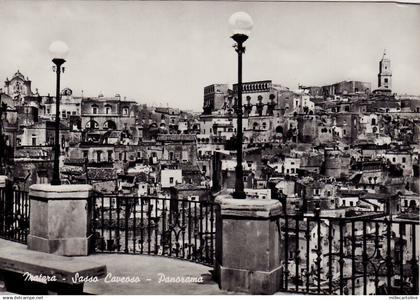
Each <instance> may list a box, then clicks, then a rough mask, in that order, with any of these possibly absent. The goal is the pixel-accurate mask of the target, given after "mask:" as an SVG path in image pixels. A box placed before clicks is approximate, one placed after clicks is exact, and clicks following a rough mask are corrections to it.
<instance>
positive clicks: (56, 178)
mask: <svg viewBox="0 0 420 300" xmlns="http://www.w3.org/2000/svg"><path fill="white" fill-rule="evenodd" d="M68 51H69V47H68V46H67V45H66V44H65V43H64V42H62V41H55V42H53V43H52V44H51V45H50V53H51V56H52V62H53V63H54V64H55V68H54V70H55V72H56V73H57V85H56V89H57V90H56V98H55V99H56V100H55V103H56V104H55V138H54V171H53V179H52V181H51V184H52V185H60V184H61V181H60V74H61V71H62V70H61V66H62V65H63V64H64V63H65V62H66V60H65V58H66V57H67V53H68ZM63 71H64V68H63Z"/></svg>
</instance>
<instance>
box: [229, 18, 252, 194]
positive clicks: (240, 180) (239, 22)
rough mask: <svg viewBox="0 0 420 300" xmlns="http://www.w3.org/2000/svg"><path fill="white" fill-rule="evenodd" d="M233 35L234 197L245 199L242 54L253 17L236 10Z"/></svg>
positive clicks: (232, 26)
mask: <svg viewBox="0 0 420 300" xmlns="http://www.w3.org/2000/svg"><path fill="white" fill-rule="evenodd" d="M229 23H230V25H231V28H232V32H233V35H232V36H231V38H232V39H233V40H234V41H235V42H236V45H235V50H236V52H237V53H238V84H237V89H238V91H237V92H238V101H237V103H236V117H237V130H236V170H235V176H236V178H235V179H236V180H235V191H234V192H233V198H235V199H245V198H246V194H245V191H244V176H243V174H244V171H243V167H242V140H243V132H242V54H243V53H245V47H244V42H245V41H246V40H247V39H248V37H249V34H250V33H251V30H252V27H253V25H254V23H253V21H252V18H251V17H250V16H249V15H248V14H247V13H245V12H236V13H234V14H233V15H232V16H231V17H230V18H229Z"/></svg>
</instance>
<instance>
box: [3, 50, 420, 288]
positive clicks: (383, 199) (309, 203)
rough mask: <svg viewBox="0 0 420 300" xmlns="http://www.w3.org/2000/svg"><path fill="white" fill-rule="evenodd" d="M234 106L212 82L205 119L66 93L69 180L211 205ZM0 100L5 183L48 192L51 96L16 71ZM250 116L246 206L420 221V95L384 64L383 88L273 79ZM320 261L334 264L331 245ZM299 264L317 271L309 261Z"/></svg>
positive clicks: (227, 90) (247, 111)
mask: <svg viewBox="0 0 420 300" xmlns="http://www.w3.org/2000/svg"><path fill="white" fill-rule="evenodd" d="M236 100H237V85H233V86H232V85H229V84H212V85H209V86H207V87H205V88H204V105H203V111H202V113H194V112H191V111H182V110H180V109H177V108H169V107H151V106H147V105H145V104H139V103H138V102H136V101H131V100H127V99H125V98H122V97H121V96H120V95H119V94H116V95H115V96H113V97H106V96H103V95H101V94H100V95H98V96H97V97H87V96H75V95H74V94H73V91H72V90H71V89H69V88H65V89H63V90H62V92H61V102H60V103H61V106H60V125H61V126H60V145H61V157H60V172H61V179H62V181H63V182H64V183H90V184H92V185H93V186H94V187H95V189H96V190H97V191H100V192H103V193H121V194H128V195H137V196H144V195H149V196H150V195H154V196H159V197H164V198H165V197H166V198H185V199H188V200H192V201H205V200H209V199H211V198H212V195H213V194H214V193H216V192H217V191H219V190H221V189H233V187H234V184H235V165H236V151H235V147H236V140H235V137H236V130H237V119H236V114H235V111H236V110H237V106H236V102H237V101H236ZM1 102H2V103H4V104H5V105H6V106H7V108H6V109H5V111H4V112H3V114H2V133H3V141H2V143H3V144H2V145H3V146H4V147H2V149H3V150H2V162H3V164H4V165H5V172H6V174H7V175H8V176H9V177H11V178H12V179H13V182H15V184H16V185H17V186H18V187H19V188H20V189H28V187H29V185H31V184H33V183H47V182H49V181H50V179H51V178H52V155H53V154H52V153H53V151H52V145H54V130H55V128H54V120H55V102H56V99H55V97H53V96H50V95H48V96H41V95H39V93H38V91H37V90H35V92H33V91H32V87H31V81H30V80H29V79H28V78H25V77H24V76H23V74H21V73H20V72H19V71H17V72H16V73H15V74H14V75H13V77H12V78H11V79H7V80H6V82H5V87H4V88H3V89H2V91H1ZM242 110H243V115H244V118H243V129H244V139H243V149H244V160H243V161H244V163H243V167H244V178H243V180H244V184H245V188H246V192H247V193H248V196H249V197H253V198H261V199H270V198H271V199H278V200H279V201H281V202H282V204H283V207H284V208H285V212H286V213H288V214H296V213H297V214H302V215H305V214H306V215H313V214H314V211H316V209H318V210H320V215H321V216H327V217H343V218H350V217H354V216H363V215H372V214H377V215H381V216H393V217H394V218H398V219H402V220H410V219H418V214H419V202H420V199H419V194H420V190H419V189H420V180H419V157H420V156H419V154H420V143H419V141H420V97H417V96H410V95H397V94H394V93H393V92H392V73H391V65H390V60H389V58H388V57H387V56H386V55H385V54H384V56H383V58H382V59H381V61H380V64H379V74H378V88H377V89H374V90H372V89H371V84H370V83H366V82H360V81H343V82H338V83H335V84H331V85H327V86H320V87H314V86H302V85H300V86H299V89H298V90H296V91H292V90H290V89H289V88H287V87H284V86H282V85H280V84H275V83H273V82H272V81H270V80H264V81H256V82H246V83H244V84H243V107H242ZM322 224H323V225H322V226H324V227H325V226H327V227H325V228H324V227H323V228H322V231H324V230H328V222H327V221H326V222H324V223H322ZM320 226H321V225H320ZM382 229H383V228H381V230H382ZM305 230H306V227H305V228H302V232H300V234H299V235H301V236H299V238H297V237H296V236H295V237H294V242H293V236H292V235H291V237H290V244H291V245H292V246H291V247H295V246H296V241H298V240H299V239H304V238H305ZM310 230H311V232H312V230H313V231H314V235H313V240H314V241H315V240H316V239H317V237H316V234H315V233H316V232H317V230H318V229H317V228H315V229H314V228H313V226H312V225H311V228H310ZM357 230H359V232H360V230H361V229H360V228H358V229H357ZM372 230H374V229H372ZM383 230H385V229H383ZM334 234H338V233H334ZM374 236H375V235H374V234H373V235H372V239H373V238H374ZM417 236H418V234H417ZM408 237H409V232H408V231H407V235H404V238H406V240H407V242H406V244H405V246H404V249H405V250H404V251H406V252H407V254H408V255H406V256H405V257H407V259H410V255H409V251H411V250H410V247H409V245H408V244H409V243H410V242H409V241H408V240H409V238H408ZM334 240H337V241H338V240H339V238H338V237H337V239H334ZM394 242H395V241H394ZM394 242H393V243H394ZM293 243H294V244H293ZM303 245H304V242H302V246H303ZM335 246H337V245H335ZM397 248H398V247H397ZM418 248H420V247H418ZM418 248H417V250H416V251H417V253H416V257H417V261H418V251H419V249H418ZM303 250H304V248H302V252H301V254H302V253H304V251H303ZM322 251H324V252H325V253H323V254H325V255H326V254H327V253H328V247H324V248H323V250H322ZM294 253H295V252H292V253H290V255H289V258H291V259H293V257H294ZM301 256H302V257H305V258H306V259H309V260H310V261H311V264H315V262H316V258H315V257H312V256H313V255H312V254H311V255H306V254H304V255H301ZM383 256H385V254H384V253H383ZM293 261H294V260H291V263H293ZM325 261H326V260H325ZM325 261H324V262H325ZM404 263H408V261H405V262H404ZM291 269H294V267H292V268H291ZM323 269H328V268H327V266H325V267H324V268H323ZM323 274H324V275H323V276H325V274H326V273H323ZM318 280H321V279H318Z"/></svg>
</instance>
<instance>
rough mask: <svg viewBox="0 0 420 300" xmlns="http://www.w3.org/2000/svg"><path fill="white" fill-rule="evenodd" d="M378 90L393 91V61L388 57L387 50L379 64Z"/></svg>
mask: <svg viewBox="0 0 420 300" xmlns="http://www.w3.org/2000/svg"><path fill="white" fill-rule="evenodd" d="M378 89H389V90H392V71H391V60H390V59H389V58H388V57H387V55H386V52H385V50H384V55H383V56H382V59H381V61H380V62H379V73H378Z"/></svg>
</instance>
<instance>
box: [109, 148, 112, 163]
mask: <svg viewBox="0 0 420 300" xmlns="http://www.w3.org/2000/svg"><path fill="white" fill-rule="evenodd" d="M108 161H109V162H111V161H112V150H108Z"/></svg>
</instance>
